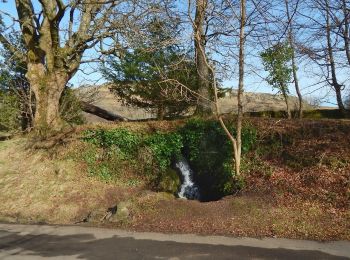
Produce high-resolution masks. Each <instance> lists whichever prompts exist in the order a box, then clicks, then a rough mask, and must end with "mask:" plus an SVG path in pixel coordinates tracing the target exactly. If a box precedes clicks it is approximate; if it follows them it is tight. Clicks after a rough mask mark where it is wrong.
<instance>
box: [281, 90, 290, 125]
mask: <svg viewBox="0 0 350 260" xmlns="http://www.w3.org/2000/svg"><path fill="white" fill-rule="evenodd" d="M282 89H283V88H282ZM282 94H283V98H284V102H285V103H286V109H287V117H288V119H291V118H292V114H291V112H290V107H289V101H288V95H287V93H286V91H284V90H282Z"/></svg>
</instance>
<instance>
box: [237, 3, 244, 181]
mask: <svg viewBox="0 0 350 260" xmlns="http://www.w3.org/2000/svg"><path fill="white" fill-rule="evenodd" d="M240 18H241V21H240V32H239V62H238V63H239V64H238V66H239V73H238V74H239V79H238V93H237V106H238V109H237V123H236V126H237V136H236V138H237V148H236V151H237V152H236V155H235V161H236V163H235V168H236V169H235V170H236V174H237V175H238V176H239V175H240V169H241V157H242V120H243V90H244V47H245V32H244V29H245V20H246V0H241V17H240Z"/></svg>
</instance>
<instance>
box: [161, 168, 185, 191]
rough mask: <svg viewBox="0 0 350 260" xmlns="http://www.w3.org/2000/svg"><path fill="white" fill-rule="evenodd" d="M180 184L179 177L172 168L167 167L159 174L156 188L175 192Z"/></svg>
mask: <svg viewBox="0 0 350 260" xmlns="http://www.w3.org/2000/svg"><path fill="white" fill-rule="evenodd" d="M180 185H181V179H180V177H179V175H178V174H177V172H176V171H175V170H173V169H167V170H166V171H165V172H164V173H163V174H162V175H161V176H160V181H159V184H158V190H159V191H164V192H169V193H172V194H175V193H176V192H177V191H178V190H179V187H180Z"/></svg>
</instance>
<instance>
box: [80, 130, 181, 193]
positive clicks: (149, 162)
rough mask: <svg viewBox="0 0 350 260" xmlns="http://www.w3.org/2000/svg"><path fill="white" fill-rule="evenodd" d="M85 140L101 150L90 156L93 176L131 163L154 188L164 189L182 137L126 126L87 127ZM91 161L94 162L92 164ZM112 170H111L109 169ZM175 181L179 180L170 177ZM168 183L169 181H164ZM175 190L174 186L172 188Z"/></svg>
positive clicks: (106, 175)
mask: <svg viewBox="0 0 350 260" xmlns="http://www.w3.org/2000/svg"><path fill="white" fill-rule="evenodd" d="M83 139H84V140H85V141H86V142H88V143H91V144H93V145H94V146H95V147H97V148H98V149H100V150H96V151H102V155H101V156H100V155H98V154H101V152H100V153H97V154H96V156H95V157H97V158H100V160H97V161H96V158H95V157H94V156H91V155H89V156H88V158H90V160H85V161H86V162H87V164H88V168H89V169H90V170H89V172H90V173H92V175H97V176H100V177H101V178H102V179H106V180H108V179H107V177H108V176H113V175H114V174H116V173H117V172H118V169H120V168H121V167H122V166H123V164H128V166H129V167H131V168H134V170H135V171H136V172H138V173H143V174H144V176H142V177H143V178H146V179H147V180H148V182H149V184H150V186H151V187H153V188H155V189H157V190H159V189H160V190H163V189H164V187H163V186H164V185H162V184H164V181H165V180H168V179H169V177H171V176H168V174H167V173H169V172H170V171H169V168H170V165H171V163H172V161H173V160H174V159H175V158H176V157H178V156H179V155H180V153H181V148H182V138H181V136H180V135H179V134H177V133H159V132H157V133H154V134H150V135H145V136H141V135H139V134H137V133H134V132H132V131H129V130H127V129H122V128H120V129H112V130H105V129H98V130H87V131H85V133H84V138H83ZM90 161H93V162H95V163H94V164H91V163H90ZM108 169H109V170H108ZM171 180H172V182H175V183H178V180H174V176H172V178H171ZM165 182H167V181H165ZM173 190H174V189H173Z"/></svg>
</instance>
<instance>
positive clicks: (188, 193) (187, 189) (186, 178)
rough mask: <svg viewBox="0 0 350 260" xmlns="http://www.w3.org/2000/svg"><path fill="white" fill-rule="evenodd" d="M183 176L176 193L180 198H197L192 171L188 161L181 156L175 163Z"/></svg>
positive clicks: (197, 193) (197, 190) (196, 188)
mask: <svg viewBox="0 0 350 260" xmlns="http://www.w3.org/2000/svg"><path fill="white" fill-rule="evenodd" d="M175 166H176V168H178V169H179V170H180V172H181V174H182V176H183V183H182V185H181V187H180V192H179V193H178V196H179V198H182V199H199V189H198V187H197V186H196V185H195V184H194V182H193V181H192V171H191V168H190V166H189V165H188V162H187V161H186V160H185V159H184V158H182V159H181V160H180V161H178V162H177V163H176V164H175Z"/></svg>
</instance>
